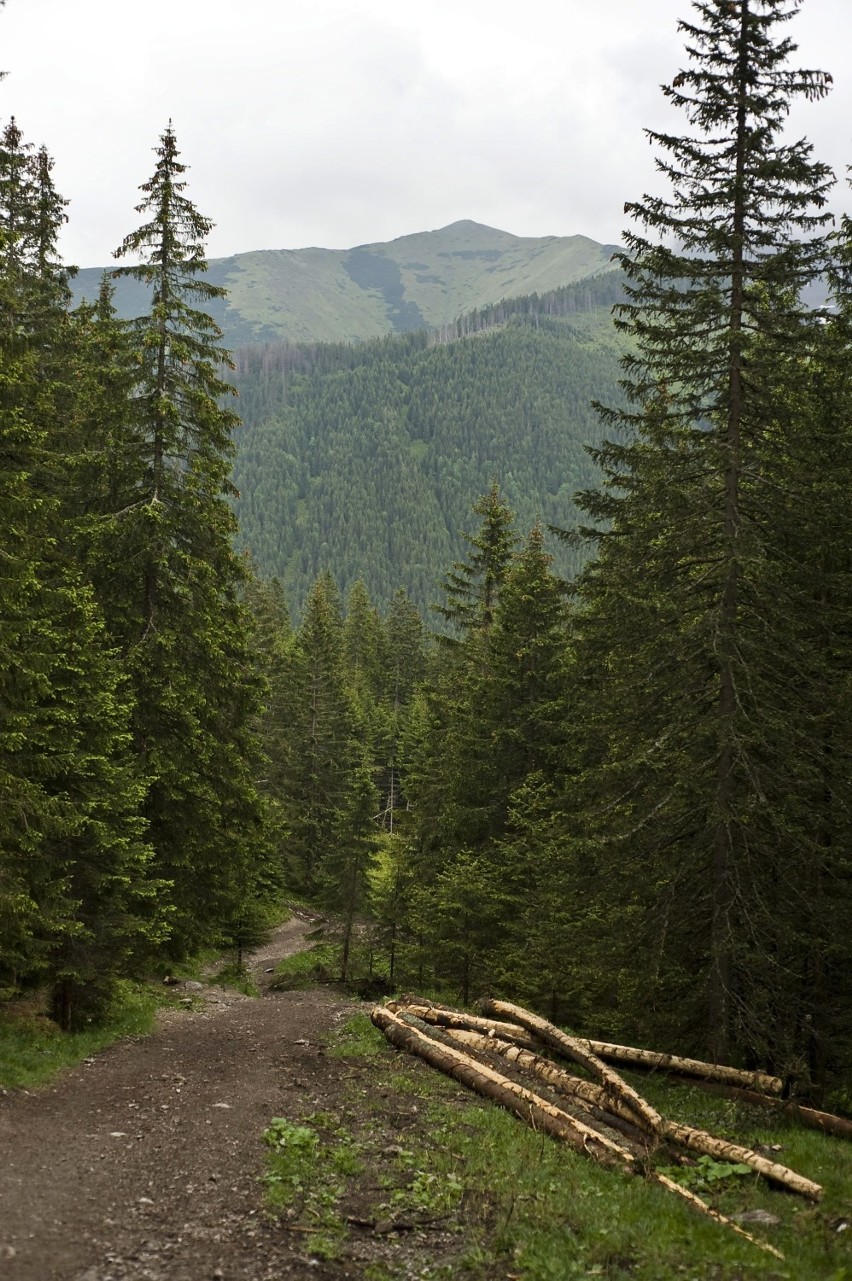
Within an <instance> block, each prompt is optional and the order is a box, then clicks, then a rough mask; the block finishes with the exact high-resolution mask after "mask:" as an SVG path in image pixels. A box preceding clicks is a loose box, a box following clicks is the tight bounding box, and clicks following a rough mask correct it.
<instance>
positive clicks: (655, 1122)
mask: <svg viewBox="0 0 852 1281" xmlns="http://www.w3.org/2000/svg"><path fill="white" fill-rule="evenodd" d="M482 1008H483V1009H484V1010H485V1012H486V1013H487V1014H503V1015H505V1016H506V1017H507V1018H509V1019H514V1021H515V1022H516V1023H520V1025H521V1027H523V1028H526V1030H527V1031H528V1032H532V1034H533V1035H534V1036H537V1037H538V1039H539V1040H540V1041H541V1042H542V1043H543V1044H544V1045H547V1046H549V1047H550V1048H551V1049H553V1050H557V1051H558V1052H559V1053H560V1054H563V1055H565V1056H566V1057H567V1058H570V1059H574V1061H575V1062H576V1063H579V1064H580V1066H581V1067H584V1068H585V1069H586V1070H587V1072H590V1073H591V1075H592V1076H593V1077H594V1078H595V1079H596V1080H597V1081H598V1082H600V1084H601V1085H602V1086H603V1088H604V1090H605V1091H606V1093H607V1096H608V1102H607V1103H606V1104H605V1106H606V1107H607V1109H608V1110H609V1111H615V1108H612V1107H610V1103H609V1100H610V1099H611V1100H616V1099H618V1100H620V1101H621V1102H622V1103H624V1104H625V1105H626V1106H627V1107H628V1108H629V1109H630V1111H631V1113H632V1116H631V1118H630V1119H631V1120H633V1121H634V1122H635V1123H636V1124H637V1125H640V1126H642V1125H644V1127H645V1128H646V1129H647V1130H649V1131H650V1133H651V1134H657V1135H659V1136H660V1137H661V1138H662V1137H663V1125H664V1123H663V1118H662V1117H661V1116H660V1114H659V1112H658V1111H657V1110H656V1108H654V1107H652V1106H651V1104H650V1103H649V1102H648V1101H647V1099H643V1098H642V1096H641V1095H640V1094H637V1092H636V1091H635V1090H634V1089H633V1087H632V1086H630V1085H628V1084H627V1082H626V1081H625V1080H624V1078H623V1077H621V1076H619V1075H618V1073H617V1072H615V1071H613V1069H612V1068H610V1067H607V1065H606V1064H605V1063H604V1062H603V1060H602V1059H599V1058H598V1056H597V1055H596V1054H593V1053H592V1051H591V1050H590V1049H588V1042H585V1041H582V1040H579V1039H578V1038H577V1037H575V1036H569V1035H568V1033H567V1032H560V1030H559V1028H558V1027H554V1026H553V1024H552V1023H548V1022H547V1020H546V1019H542V1018H539V1016H538V1015H537V1014H532V1013H531V1012H530V1011H529V1010H525V1009H523V1008H522V1007H521V1006H520V1005H512V1004H510V1002H508V1001H483V1003H482Z"/></svg>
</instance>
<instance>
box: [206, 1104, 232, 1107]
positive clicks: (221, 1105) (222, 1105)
mask: <svg viewBox="0 0 852 1281" xmlns="http://www.w3.org/2000/svg"><path fill="white" fill-rule="evenodd" d="M211 1106H212V1107H214V1108H230V1106H231V1105H230V1103H213V1104H211Z"/></svg>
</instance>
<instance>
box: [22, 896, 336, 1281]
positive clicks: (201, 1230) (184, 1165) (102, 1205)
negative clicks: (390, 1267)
mask: <svg viewBox="0 0 852 1281" xmlns="http://www.w3.org/2000/svg"><path fill="white" fill-rule="evenodd" d="M307 928H308V927H307V925H306V923H305V922H303V921H300V920H298V919H297V918H294V919H292V920H291V921H289V922H288V923H287V924H286V925H285V926H283V927H282V928H281V929H280V930H279V931H278V932H277V934H276V935H275V937H274V939H273V941H272V942H271V943H270V944H268V945H267V946H266V947H264V948H263V949H261V950H260V951H259V952H257V953H256V954H255V955H254V957H253V958H252V965H253V969H254V971H255V974H256V977H257V978H258V979H259V980H261V985H262V980H263V979H264V971H265V970H266V969H267V968H268V967H270V966H272V965H273V964H274V962H275V961H277V960H279V959H281V958H282V957H284V956H287V955H290V954H292V953H293V952H296V951H298V950H300V948H302V947H303V946H304V934H305V930H306V929H307ZM192 995H193V996H201V995H204V997H205V1000H204V1005H203V1008H201V1009H193V1010H187V1011H169V1012H167V1013H166V1014H165V1015H164V1017H163V1018H162V1019H161V1021H160V1024H159V1026H158V1028H157V1030H156V1031H155V1032H154V1033H153V1034H152V1035H151V1036H148V1037H144V1038H140V1039H138V1040H135V1041H130V1042H124V1043H122V1044H119V1045H116V1046H113V1047H112V1048H111V1049H109V1050H106V1051H104V1052H103V1053H102V1054H99V1055H98V1056H97V1057H96V1058H95V1059H93V1060H92V1061H91V1062H89V1063H86V1064H83V1065H81V1066H80V1067H79V1068H76V1069H74V1070H73V1071H71V1072H69V1073H68V1074H67V1075H64V1076H63V1077H61V1078H60V1079H59V1080H58V1081H57V1082H56V1083H55V1084H53V1085H49V1086H46V1087H44V1088H43V1089H40V1090H37V1091H33V1092H30V1093H23V1092H15V1093H10V1094H9V1095H7V1096H6V1097H5V1098H4V1099H2V1100H0V1278H3V1281H271V1279H272V1278H279V1277H303V1276H304V1277H308V1276H310V1277H326V1276H328V1277H343V1276H347V1275H352V1274H350V1273H347V1272H346V1271H344V1270H342V1269H341V1268H339V1267H337V1266H334V1265H328V1266H326V1265H322V1264H320V1265H316V1264H315V1263H314V1262H313V1261H309V1260H308V1259H307V1258H306V1257H305V1256H304V1255H302V1254H300V1247H301V1245H302V1242H300V1241H298V1239H296V1240H294V1239H293V1237H292V1236H288V1234H287V1233H285V1232H284V1231H283V1230H282V1229H281V1228H279V1227H276V1226H275V1225H274V1224H270V1223H269V1222H267V1221H266V1220H265V1218H264V1217H263V1215H262V1213H261V1194H260V1189H259V1187H258V1176H259V1175H260V1173H261V1170H262V1165H263V1149H262V1144H261V1141H260V1136H261V1134H262V1132H263V1130H264V1129H265V1127H266V1126H267V1125H268V1123H269V1120H270V1118H271V1117H273V1116H288V1115H294V1114H297V1113H299V1112H300V1111H302V1112H304V1111H305V1110H306V1108H307V1110H310V1105H312V1104H313V1105H316V1106H317V1107H321V1106H323V1105H325V1104H326V1103H327V1102H328V1100H329V1098H330V1097H334V1095H335V1093H337V1092H338V1091H339V1089H340V1086H339V1085H338V1083H339V1082H340V1081H341V1080H342V1079H343V1078H344V1077H345V1074H346V1072H347V1067H346V1065H345V1064H344V1063H343V1062H342V1061H339V1060H335V1059H329V1058H326V1057H325V1054H324V1052H323V1049H322V1041H323V1038H324V1037H325V1036H326V1034H327V1033H328V1032H329V1030H330V1029H331V1028H333V1027H334V1025H335V1023H336V1022H337V1021H339V1020H340V1019H341V1018H342V1017H344V1016H346V1015H348V1013H349V1012H350V1011H351V1009H352V1008H353V1007H352V1003H351V1002H347V1001H345V1000H343V999H341V998H340V997H339V996H338V995H334V994H331V993H326V992H323V991H316V990H313V991H310V992H281V993H274V992H272V993H270V992H266V993H265V994H264V996H263V997H262V999H260V1000H258V999H252V998H249V997H243V996H240V995H238V994H235V993H233V992H223V991H216V990H213V991H212V992H211V991H210V990H209V989H208V990H207V991H206V992H205V993H204V994H202V993H199V992H197V991H196V990H193V991H192Z"/></svg>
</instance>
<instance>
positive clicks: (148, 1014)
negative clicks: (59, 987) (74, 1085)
mask: <svg viewBox="0 0 852 1281" xmlns="http://www.w3.org/2000/svg"><path fill="white" fill-rule="evenodd" d="M169 1000H170V998H169V996H168V995H167V994H166V993H164V992H162V991H159V990H157V989H155V988H153V987H148V986H144V985H140V984H134V983H129V982H122V983H119V984H118V985H117V990H116V993H115V996H114V998H113V1001H112V1003H111V1005H110V1007H109V1009H108V1011H107V1016H106V1018H105V1020H104V1021H103V1022H102V1023H99V1024H98V1025H97V1026H93V1027H92V1028H91V1029H87V1030H86V1031H85V1032H73V1033H66V1032H61V1031H60V1030H59V1028H58V1027H57V1025H56V1024H55V1023H54V1022H53V1021H52V1020H51V1019H49V1018H47V1016H46V1015H45V1014H43V1013H41V1012H38V1011H36V1010H34V1009H33V1008H32V1006H31V1005H29V1006H28V1005H25V1004H23V1003H21V1004H18V1003H12V1004H11V1005H9V1006H6V1007H2V1008H0V1085H2V1086H5V1087H6V1088H7V1089H21V1088H26V1087H29V1086H34V1085H41V1084H43V1083H44V1082H45V1081H49V1080H50V1078H51V1077H52V1076H54V1075H55V1074H56V1073H57V1072H59V1071H61V1070H62V1069H63V1068H69V1067H74V1066H75V1065H76V1064H77V1063H81V1062H82V1061H83V1060H84V1059H87V1058H90V1057H91V1055H93V1054H97V1052H98V1051H99V1050H103V1049H105V1048H106V1046H108V1045H112V1044H113V1042H114V1041H118V1040H120V1039H121V1038H122V1037H125V1036H143V1035H144V1034H146V1033H147V1032H150V1030H151V1028H152V1026H153V1023H154V1017H155V1015H156V1012H157V1009H158V1008H159V1007H160V1006H161V1005H163V1004H164V1002H168V1001H169Z"/></svg>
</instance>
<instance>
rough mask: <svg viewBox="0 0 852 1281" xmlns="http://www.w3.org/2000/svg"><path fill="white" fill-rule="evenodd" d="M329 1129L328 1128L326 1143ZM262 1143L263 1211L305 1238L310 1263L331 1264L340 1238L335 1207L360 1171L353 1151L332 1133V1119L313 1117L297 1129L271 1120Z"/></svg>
mask: <svg viewBox="0 0 852 1281" xmlns="http://www.w3.org/2000/svg"><path fill="white" fill-rule="evenodd" d="M329 1125H331V1126H333V1127H334V1130H333V1132H332V1135H331V1138H330V1139H329V1138H327V1137H326V1136H327V1127H328V1126H329ZM263 1140H264V1143H265V1144H266V1147H267V1153H266V1173H265V1175H264V1179H263V1183H264V1201H265V1204H266V1207H267V1209H268V1210H269V1211H270V1212H271V1213H273V1214H275V1215H277V1216H279V1217H280V1218H281V1219H282V1221H283V1222H284V1223H286V1224H287V1225H288V1226H289V1227H291V1228H292V1229H297V1230H299V1231H301V1232H302V1233H304V1234H306V1235H308V1236H309V1237H310V1240H309V1242H308V1248H309V1249H310V1252H311V1254H312V1255H314V1256H315V1257H316V1258H320V1259H336V1258H337V1257H338V1256H339V1254H340V1250H341V1246H342V1243H343V1241H344V1239H345V1236H346V1225H345V1223H344V1221H343V1218H342V1217H341V1215H340V1214H339V1212H338V1205H339V1202H340V1200H341V1198H342V1196H343V1195H344V1192H345V1191H346V1188H347V1186H348V1182H349V1180H350V1179H351V1178H353V1177H355V1176H357V1175H358V1174H360V1173H361V1169H362V1166H361V1161H360V1158H359V1155H358V1152H357V1150H356V1148H355V1147H354V1145H353V1144H352V1143H350V1142H349V1141H348V1139H347V1138H346V1136H345V1135H343V1134H341V1133H340V1132H339V1131H338V1130H337V1127H336V1118H333V1117H329V1116H328V1115H325V1114H319V1113H317V1114H315V1115H313V1116H311V1117H308V1118H306V1120H305V1122H304V1123H301V1124H300V1123H296V1122H293V1121H290V1120H288V1119H287V1118H286V1117H274V1118H273V1119H272V1121H271V1122H270V1124H269V1127H268V1129H266V1130H265V1131H264V1135H263Z"/></svg>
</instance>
